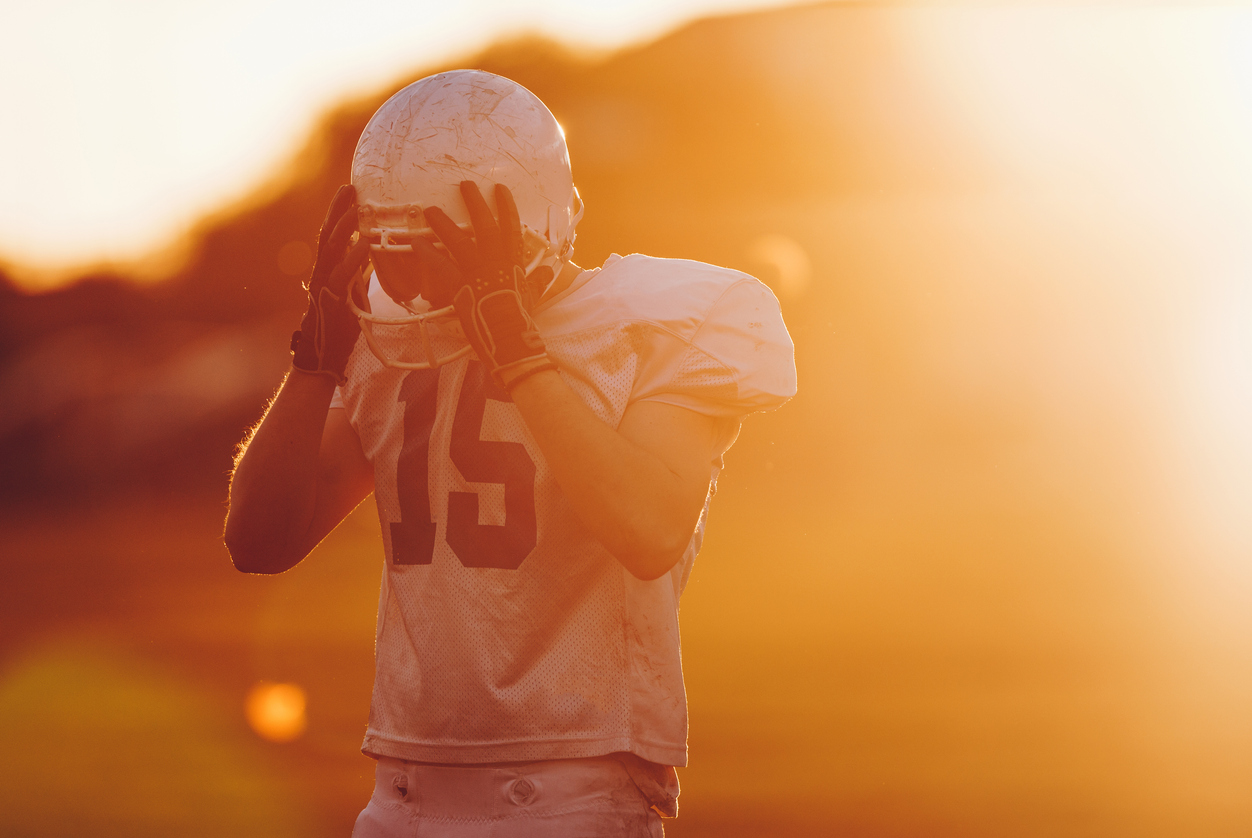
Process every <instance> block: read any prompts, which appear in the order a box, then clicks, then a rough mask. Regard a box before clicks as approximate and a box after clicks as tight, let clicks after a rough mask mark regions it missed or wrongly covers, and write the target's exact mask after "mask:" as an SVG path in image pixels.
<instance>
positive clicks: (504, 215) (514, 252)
mask: <svg viewBox="0 0 1252 838" xmlns="http://www.w3.org/2000/svg"><path fill="white" fill-rule="evenodd" d="M496 211H497V212H498V213H499V215H500V242H501V245H502V246H503V247H504V252H505V254H506V255H507V256H508V258H509V260H510V261H511V262H512V263H513V264H515V265H520V264H522V220H521V218H519V217H518V214H517V204H516V203H515V202H514V201H513V193H512V192H510V191H509V188H508V187H507V186H505V185H504V184H503V183H497V184H496Z"/></svg>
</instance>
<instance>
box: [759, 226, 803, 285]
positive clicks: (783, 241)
mask: <svg viewBox="0 0 1252 838" xmlns="http://www.w3.org/2000/svg"><path fill="white" fill-rule="evenodd" d="M748 258H749V259H751V260H752V261H753V262H755V263H756V264H758V265H761V266H763V267H765V268H766V270H767V271H768V273H766V275H764V276H762V277H761V278H762V279H764V280H766V281H768V282H769V284H770V285H772V286H774V290H775V291H777V292H778V296H780V297H783V298H797V297H801V296H803V295H804V292H805V291H806V290H808V287H809V279H810V278H811V277H812V274H813V263H812V262H811V260H810V259H809V254H808V252H807V251H806V250H805V249H804V247H803V246H801V244H800V243H799V242H798V241H796V240H795V239H793V238H789V237H788V236H784V235H782V234H780V233H768V234H766V235H763V236H760V237H758V238H756V239H754V240H753V241H752V244H751V245H750V246H749V247H748Z"/></svg>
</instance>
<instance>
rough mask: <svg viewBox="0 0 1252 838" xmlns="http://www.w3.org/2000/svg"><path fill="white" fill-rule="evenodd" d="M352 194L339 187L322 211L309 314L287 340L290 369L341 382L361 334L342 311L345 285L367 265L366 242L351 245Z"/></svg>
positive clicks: (353, 320)
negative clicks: (289, 350)
mask: <svg viewBox="0 0 1252 838" xmlns="http://www.w3.org/2000/svg"><path fill="white" fill-rule="evenodd" d="M356 228H357V216H356V190H355V189H354V188H353V187H352V186H350V185H348V184H344V185H343V186H341V187H339V191H338V192H336V193H335V197H334V199H333V200H332V201H331V202H330V208H329V209H327V210H326V220H325V221H323V222H322V230H321V232H320V233H318V236H317V261H316V262H314V264H313V274H312V276H310V277H309V282H308V286H307V288H308V292H309V308H308V310H307V311H306V312H305V313H304V319H303V320H302V321H300V330H299V331H298V332H296V333H295V334H294V335H292V336H291V351H292V354H293V355H294V356H295V357H294V358H293V359H292V366H294V367H295V368H296V369H299V370H304V371H305V372H312V373H320V374H323V375H329V376H331V377H332V378H334V379H335V383H337V384H342V383H343V382H344V369H345V368H346V367H347V366H348V356H349V355H350V354H351V353H352V347H353V346H354V345H355V344H356V339H357V336H358V335H359V334H360V333H361V325H360V323H358V322H357V319H356V315H354V314H353V313H352V311H351V310H350V309H349V308H348V306H347V298H348V284H349V282H350V281H351V279H352V277H353V276H355V275H356V273H357V271H359V270H361V268H363V267H364V266H365V262H366V261H367V260H368V259H369V255H370V250H369V242H368V241H367V240H366V239H364V238H362V239H360V240H359V241H358V242H357V243H356V244H355V245H351V241H352V234H353V233H354V232H356Z"/></svg>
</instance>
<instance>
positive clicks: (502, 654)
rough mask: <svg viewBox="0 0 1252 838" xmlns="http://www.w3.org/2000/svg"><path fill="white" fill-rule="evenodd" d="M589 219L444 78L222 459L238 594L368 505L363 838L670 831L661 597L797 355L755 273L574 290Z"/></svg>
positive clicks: (679, 585)
mask: <svg viewBox="0 0 1252 838" xmlns="http://www.w3.org/2000/svg"><path fill="white" fill-rule="evenodd" d="M581 215H582V205H581V202H580V200H579V197H578V193H577V191H576V190H575V188H574V184H573V181H572V177H571V174H570V165H569V157H568V154H567V151H566V146H565V140H564V136H563V133H562V131H561V128H560V126H559V125H558V124H557V122H556V120H555V119H554V118H553V116H552V114H551V113H550V112H549V111H548V109H547V108H546V107H545V106H544V105H543V103H542V102H540V101H539V99H538V98H536V97H535V96H534V95H533V94H532V93H530V92H529V91H527V90H526V89H525V88H523V87H521V86H519V85H517V84H515V83H513V82H511V81H509V80H507V79H503V78H500V77H499V76H494V75H491V74H488V73H483V72H478V71H468V70H461V71H455V72H449V73H441V74H439V75H435V76H431V77H429V78H426V79H422V80H420V81H418V82H415V83H414V84H412V85H410V86H408V87H406V88H405V89H404V90H402V91H400V92H399V93H397V94H396V95H395V96H394V97H392V98H391V99H390V100H389V101H388V102H387V103H386V104H384V105H383V106H382V108H380V109H379V111H378V113H376V114H375V115H374V117H373V118H372V120H371V121H370V123H369V125H368V126H367V127H366V129H365V131H364V133H363V134H362V135H361V139H360V142H359V143H358V145H357V149H356V154H355V157H354V159H353V163H352V184H351V185H348V186H344V187H341V188H340V190H339V192H338V194H336V195H335V198H334V201H333V202H332V204H331V206H330V209H329V212H328V213H327V216H326V221H325V223H324V225H323V227H322V232H321V235H320V237H319V240H318V251H317V258H316V264H315V266H314V269H313V274H312V277H311V279H310V281H309V286H308V290H309V308H308V312H307V313H306V314H305V317H304V320H303V322H302V323H301V326H300V330H299V331H298V332H297V333H296V334H295V336H294V337H293V340H292V350H293V353H294V359H293V362H292V370H291V372H290V374H289V375H288V377H287V379H286V381H285V383H284V384H283V386H282V389H281V390H280V391H279V393H278V395H277V396H276V397H275V399H274V401H273V403H272V404H271V405H270V407H269V410H268V411H267V413H266V415H265V417H264V419H263V420H262V421H261V423H260V424H259V425H258V427H257V428H256V429H255V432H254V433H253V434H252V436H251V438H250V439H248V440H247V441H246V445H245V446H244V449H243V453H242V454H241V456H240V458H239V460H238V463H237V466H236V469H235V472H234V475H233V479H232V483H231V494H230V512H229V515H228V517H227V521H226V535H225V538H226V543H227V545H228V547H229V548H230V552H231V556H232V557H233V559H234V562H235V565H236V566H237V567H238V568H239V569H240V570H242V571H246V572H251V573H280V572H282V571H284V570H287V569H288V568H290V567H292V566H294V565H295V564H296V563H298V562H299V561H300V560H301V559H302V558H303V557H304V556H305V555H306V554H307V553H308V552H309V551H310V550H312V549H313V547H314V546H315V545H316V544H317V543H318V542H320V541H321V540H322V538H323V537H325V536H326V534H327V533H329V532H330V531H331V530H332V529H334V527H335V526H336V525H337V524H338V523H339V522H340V521H341V520H342V519H343V518H344V517H345V516H346V515H347V514H348V513H349V512H350V511H351V510H352V509H353V508H354V507H356V506H357V504H359V503H360V502H361V501H362V499H364V498H365V497H366V496H367V495H368V494H369V493H371V492H373V493H374V496H375V499H376V503H377V507H378V516H379V522H380V524H381V526H382V535H383V543H384V545H385V550H386V556H385V565H384V571H383V576H382V590H381V594H380V599H379V607H378V628H377V635H376V637H377V640H376V646H375V656H376V676H375V682H374V692H373V699H372V703H371V709H370V716H369V724H368V728H367V732H366V735H365V742H364V746H363V750H364V752H365V753H366V754H368V755H369V756H371V757H374V758H375V759H376V760H377V771H376V786H375V790H374V794H373V797H372V798H371V800H370V801H369V804H368V806H366V808H365V810H364V811H363V812H362V813H361V815H360V817H359V818H358V819H357V823H356V828H355V830H354V833H353V834H354V835H355V836H358V838H372V836H400V835H413V834H419V835H433V836H439V835H448V836H451V835H456V836H480V835H481V836H488V835H492V836H504V835H507V836H545V838H551V837H552V836H565V835H571V836H572V835H579V836H583V835H614V836H659V835H661V833H662V829H661V821H660V819H659V818H660V816H662V815H664V816H673V815H675V814H676V812H677V795H678V783H677V778H676V774H675V771H674V767H675V766H683V765H685V764H686V761H687V746H686V739H687V714H686V698H685V694H684V691H683V681H682V671H681V667H680V660H679V636H678V600H679V595H680V594H681V593H682V590H683V587H684V585H685V584H686V581H687V578H688V575H689V574H690V572H691V566H692V562H693V561H694V559H695V557H696V553H697V552H698V551H699V549H700V542H701V539H702V537H703V532H704V524H705V518H706V514H707V511H708V504H709V499H710V498H711V496H712V493H713V488H714V486H715V483H716V479H717V475H718V472H719V470H720V468H721V457H722V454H723V453H724V452H725V451H726V450H727V448H729V447H730V445H731V443H733V442H734V440H735V438H736V436H737V434H738V430H739V423H740V420H741V419H742V418H743V416H745V415H746V414H748V413H751V412H754V411H758V410H765V409H770V408H774V407H777V406H778V405H780V404H782V403H783V402H784V401H786V400H787V399H788V398H790V397H791V396H792V395H793V394H794V392H795V386H796V384H795V365H794V361H793V354H792V344H791V340H790V337H789V336H788V334H787V330H786V328H785V326H784V325H783V321H782V317H781V314H780V312H779V307H778V302H777V300H776V299H775V298H774V296H773V294H771V293H770V291H769V290H768V289H767V288H766V287H765V286H764V285H762V284H761V283H760V282H758V281H757V280H755V279H753V278H752V277H750V276H747V275H745V274H742V273H738V272H736V271H732V270H727V269H724V268H718V267H713V266H710V265H706V264H701V263H698V262H691V261H683V260H673V259H655V258H650V257H647V256H642V255H637V254H636V255H630V256H625V257H622V256H617V255H614V256H611V257H610V258H609V259H608V261H606V262H605V263H604V264H603V265H602V266H600V267H598V268H593V269H590V270H584V269H582V268H580V267H578V266H577V265H576V264H574V263H573V262H572V261H571V256H572V250H573V244H574V231H575V227H576V225H577V223H578V220H579V218H580V217H581ZM415 829H416V833H415V832H414V830H415Z"/></svg>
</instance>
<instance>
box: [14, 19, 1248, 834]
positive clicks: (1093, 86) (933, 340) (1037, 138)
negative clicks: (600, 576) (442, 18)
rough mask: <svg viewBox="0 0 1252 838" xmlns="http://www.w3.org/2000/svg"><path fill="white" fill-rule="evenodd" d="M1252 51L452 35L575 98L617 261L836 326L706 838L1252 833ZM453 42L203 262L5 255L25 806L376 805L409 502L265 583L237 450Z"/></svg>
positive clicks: (696, 742) (750, 585)
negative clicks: (418, 90) (375, 729)
mask: <svg viewBox="0 0 1252 838" xmlns="http://www.w3.org/2000/svg"><path fill="white" fill-rule="evenodd" d="M1249 56H1252V15H1250V14H1249V13H1247V12H1244V11H1242V10H1239V9H1212V10H1204V9H1190V8H1189V9H1181V8H1178V9H1165V8H1151V9H1149V8H1143V9H1136V8H1131V7H1117V8H1112V7H1105V8H1082V7H1074V8H1067V9H1040V8H1030V7H1014V8H994V7H989V6H988V7H960V8H945V7H936V6H868V5H826V6H813V7H806V8H796V9H787V10H781V11H771V12H762V13H757V14H753V15H743V16H737V17H727V18H721V19H715V20H708V21H702V22H698V23H696V24H692V25H690V26H687V27H685V28H683V29H681V30H679V31H677V32H675V33H673V34H670V35H668V36H665V37H663V38H661V39H660V40H658V41H656V42H653V43H650V44H647V45H644V46H639V47H635V48H631V49H628V50H624V51H621V52H617V53H614V54H611V55H608V56H606V57H601V58H598V59H595V60H591V59H587V58H585V57H580V56H578V55H574V54H571V53H569V52H566V51H563V50H562V49H561V48H559V47H556V46H554V45H552V44H550V43H547V42H543V41H536V40H522V41H513V42H509V43H505V44H503V45H499V46H496V47H493V48H491V49H488V50H487V51H486V52H484V53H482V54H480V55H477V56H472V57H468V58H466V59H463V60H461V61H457V62H452V64H451V65H449V66H452V65H460V66H478V67H481V68H483V69H487V70H491V71H494V72H499V73H502V74H504V75H508V76H510V77H512V78H514V79H516V80H517V81H519V82H521V83H523V84H525V85H526V86H527V87H529V88H531V89H532V90H534V91H535V92H536V93H537V94H538V95H539V96H540V97H541V98H542V99H544V101H545V102H547V103H548V104H549V106H550V107H551V108H552V110H553V112H554V113H555V114H556V116H557V118H558V119H559V120H560V121H561V122H562V124H563V125H564V127H565V129H566V132H567V136H568V140H569V144H570V149H571V157H572V159H573V164H574V175H575V180H576V181H577V183H578V184H579V187H580V189H581V191H582V195H583V197H584V199H585V200H586V203H587V206H588V211H587V215H586V218H585V220H584V222H583V224H582V225H581V226H580V229H579V242H578V255H577V257H576V258H577V259H578V261H579V262H580V263H581V264H584V265H595V264H598V263H599V262H601V261H602V260H603V259H604V258H605V257H607V256H608V254H609V253H610V252H620V253H627V252H633V251H640V252H645V253H650V254H653V255H657V256H680V257H689V258H694V259H701V260H705V261H709V262H713V263H717V264H722V265H728V266H730V267H734V268H738V269H742V270H746V271H749V272H751V273H754V274H755V275H757V276H760V277H761V278H762V279H763V280H764V281H766V282H767V283H769V284H771V286H772V287H774V288H775V290H776V292H777V293H778V294H779V297H780V299H781V301H782V305H783V311H784V315H785V317H786V319H787V323H788V325H789V327H790V329H791V331H792V335H793V337H794V339H795V342H796V356H797V365H798V370H799V377H800V393H799V395H798V396H797V397H796V398H795V399H794V400H793V401H792V402H791V403H790V404H788V405H786V406H785V407H783V408H782V409H780V410H779V411H777V412H776V413H772V414H766V415H761V416H755V417H752V418H750V419H749V420H748V421H747V422H746V423H745V427H744V431H743V434H742V436H741V438H740V441H739V442H738V444H737V445H736V446H735V448H734V449H732V451H731V452H730V453H729V455H728V456H727V470H726V472H725V473H724V475H723V477H722V479H721V481H720V483H719V487H718V494H717V497H716V499H715V501H714V503H713V507H712V513H711V520H710V525H709V536H708V539H707V541H706V544H705V547H704V550H703V552H702V554H701V556H700V557H699V559H698V561H697V563H696V568H695V571H694V573H693V576H692V580H691V583H690V586H689V587H688V590H687V593H686V594H685V596H684V599H683V605H682V612H681V619H682V626H683V637H684V647H683V653H684V665H685V672H686V678H687V687H688V692H689V700H690V706H691V736H690V745H691V755H692V756H691V766H690V767H689V768H687V769H685V770H683V771H682V772H681V773H680V777H681V780H682V783H683V796H682V816H681V817H680V818H679V819H678V820H677V821H674V822H672V823H670V824H668V825H667V834H669V835H671V836H679V838H684V836H737V835H742V836H762V835H779V836H784V835H785V836H802V835H813V836H826V835H855V836H1003V835H1012V836H1069V835H1075V836H1085V835H1099V836H1136V837H1139V836H1174V835H1179V836H1183V835H1185V836H1192V835H1203V836H1227V835H1229V836H1236V835H1247V834H1250V833H1252V794H1250V793H1249V790H1250V789H1252V712H1249V709H1250V708H1252V514H1250V511H1252V236H1249V234H1248V230H1249V229H1250V225H1249V222H1250V221H1252V156H1249V155H1248V153H1247V149H1248V148H1250V147H1252V144H1250V141H1252V58H1250V57H1249ZM436 69H441V68H437V67H430V68H424V69H423V70H421V71H420V72H415V73H412V74H409V75H406V76H405V77H403V78H399V79H397V80H396V83H395V84H394V85H392V86H390V87H389V88H388V89H386V90H380V91H378V93H377V95H374V96H371V97H368V98H366V99H363V100H361V101H355V102H348V103H345V104H344V105H343V106H342V107H340V108H339V109H337V110H336V111H334V112H333V113H331V114H330V115H329V116H328V117H327V118H326V120H325V121H324V122H323V124H322V125H321V126H320V128H319V129H318V131H317V132H316V133H315V134H314V136H312V137H311V138H310V140H309V143H308V145H307V147H306V148H305V149H304V151H302V152H301V153H300V154H299V155H298V156H297V157H296V158H295V159H294V161H293V162H292V164H291V166H290V168H289V169H287V170H285V171H284V172H282V173H279V174H277V175H276V176H275V178H274V180H273V181H272V182H270V185H268V186H267V187H266V188H265V189H263V190H260V191H258V193H257V194H256V195H255V196H254V198H253V200H251V201H250V202H248V203H246V204H245V205H243V206H242V207H241V208H236V210H232V211H231V212H224V213H221V214H219V215H217V216H214V217H212V218H210V219H208V220H206V221H204V222H203V223H202V224H201V225H200V226H199V227H198V228H197V229H196V230H195V231H194V232H193V233H192V234H191V235H190V236H189V238H188V239H187V240H186V241H185V242H183V243H182V244H183V246H184V247H185V249H186V252H188V253H190V254H191V255H190V256H189V257H188V261H187V263H186V265H185V266H184V267H182V268H180V269H179V270H178V271H177V273H175V274H174V275H172V276H170V277H168V278H167V279H166V280H164V281H163V282H159V283H155V284H154V283H147V284H135V283H132V282H130V281H128V277H127V276H117V275H109V274H99V275H89V276H84V277H82V278H81V280H82V281H81V282H79V283H77V284H74V285H71V286H67V287H65V288H62V289H60V290H57V291H53V292H50V293H45V294H39V295H32V294H27V293H24V292H22V291H20V290H18V289H17V288H16V286H13V285H11V284H4V285H0V468H2V469H3V477H4V479H3V486H0V492H2V493H3V505H2V507H0V552H2V556H0V570H2V571H3V575H4V583H3V586H0V833H2V834H5V835H10V834H12V835H85V834H91V835H119V836H121V835H126V836H134V835H154V836H155V835H172V834H179V835H199V834H203V835H224V834H230V835H240V836H244V835H267V836H277V835H288V834H290V835H302V836H308V835H315V836H316V835H327V836H331V835H346V834H348V831H349V830H350V828H351V824H352V821H353V819H354V818H355V815H356V813H357V812H358V811H359V810H360V808H361V806H363V805H364V803H365V801H366V800H367V798H368V795H369V791H370V788H371V785H372V774H371V770H372V769H371V763H370V761H369V760H368V759H366V758H365V757H363V756H361V755H360V753H359V751H358V748H359V745H360V738H361V735H362V732H363V729H364V724H365V718H366V712H367V707H368V700H369V691H370V686H371V677H372V657H371V652H372V643H373V619H374V613H375V608H376V603H377V587H378V575H379V564H380V561H379V559H380V556H381V542H380V539H379V535H378V532H377V520H376V518H375V514H374V510H373V508H372V505H371V504H370V503H369V502H367V503H366V504H365V505H363V506H362V507H361V508H360V509H358V510H357V511H356V512H355V513H354V514H353V515H352V516H350V517H349V519H348V520H347V521H345V522H344V524H343V525H342V526H341V527H340V528H339V529H338V530H337V531H336V532H335V533H333V534H332V535H331V536H330V537H329V538H328V539H327V541H326V542H325V543H324V544H323V545H322V546H320V547H319V548H318V549H317V551H316V552H315V553H314V554H313V555H312V556H311V557H310V559H309V560H307V561H306V562H305V563H304V564H302V565H301V566H300V567H298V568H297V569H295V570H293V571H291V572H289V573H286V574H283V575H281V576H278V577H273V578H259V577H245V576H242V575H240V574H237V573H236V572H235V571H233V569H232V568H231V567H230V563H229V558H228V556H227V554H226V552H225V549H224V548H223V547H222V545H221V543H220V538H219V533H220V526H221V520H222V517H223V514H224V499H225V486H226V469H227V468H228V465H229V461H230V454H231V449H232V446H233V445H234V443H235V442H236V441H237V440H238V439H239V437H240V436H241V435H242V432H243V429H244V428H245V427H246V426H247V425H248V424H249V423H250V422H252V421H254V420H255V419H256V418H257V416H258V415H259V412H260V410H261V406H262V404H263V403H264V400H265V399H266V398H267V397H268V395H269V394H270V393H271V392H272V390H273V388H274V387H275V386H276V385H277V383H278V381H279V380H280V379H281V376H282V374H283V371H284V369H285V367H286V364H287V362H288V355H287V353H286V343H287V340H288V337H289V335H290V333H291V330H292V329H293V328H295V327H296V324H297V323H298V320H299V316H300V313H301V311H302V310H303V302H302V292H301V291H300V289H299V280H300V278H302V277H303V276H304V274H305V272H306V271H307V269H308V259H309V250H308V247H309V245H310V244H311V243H312V242H313V239H314V236H315V235H316V228H317V224H318V222H319V220H320V217H321V214H322V212H323V210H324V207H325V205H326V203H327V202H328V200H329V198H330V196H331V194H333V192H334V189H335V186H336V185H337V184H338V183H340V182H342V181H343V180H344V179H345V177H346V173H347V168H348V160H349V158H350V155H351V151H352V148H353V146H354V145H355V141H356V137H357V135H358V134H359V132H360V130H361V128H362V127H363V125H364V123H365V121H366V120H367V119H368V117H369V115H370V114H371V113H372V112H373V110H374V109H375V108H376V107H377V106H378V105H379V104H380V103H381V102H382V101H383V100H384V99H385V98H386V97H387V96H388V95H389V94H390V93H391V92H392V91H394V90H395V89H398V88H399V87H400V86H402V85H403V84H405V83H407V82H409V81H411V80H413V79H414V78H416V77H418V76H420V75H424V74H425V73H426V72H429V71H433V70H436ZM265 684H269V685H274V684H289V685H295V686H296V687H298V689H299V690H302V691H303V697H304V700H305V703H304V706H303V715H302V716H301V723H302V724H304V725H305V727H304V728H303V732H302V734H299V733H297V734H293V735H294V736H295V738H292V739H290V741H286V742H274V741H268V740H263V739H262V738H260V737H259V736H258V735H257V733H255V732H254V730H253V727H251V726H250V722H249V716H248V714H247V712H246V710H245V705H246V703H247V702H248V697H249V695H250V694H251V695H254V696H255V695H257V694H258V693H256V692H255V690H257V689H260V688H262V687H263V685H265ZM292 695H294V693H292ZM254 704H255V702H254ZM250 706H251V705H250ZM256 706H259V705H256ZM283 706H284V707H288V706H295V705H294V704H290V703H289V705H283ZM287 712H289V711H288V710H283V711H282V713H287ZM290 712H294V711H290ZM280 715H281V713H280ZM252 723H253V724H256V722H255V719H254V720H253V722H252ZM276 738H283V737H281V736H279V737H276Z"/></svg>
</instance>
